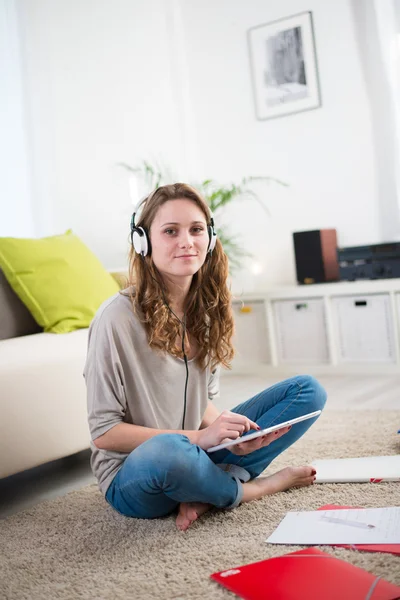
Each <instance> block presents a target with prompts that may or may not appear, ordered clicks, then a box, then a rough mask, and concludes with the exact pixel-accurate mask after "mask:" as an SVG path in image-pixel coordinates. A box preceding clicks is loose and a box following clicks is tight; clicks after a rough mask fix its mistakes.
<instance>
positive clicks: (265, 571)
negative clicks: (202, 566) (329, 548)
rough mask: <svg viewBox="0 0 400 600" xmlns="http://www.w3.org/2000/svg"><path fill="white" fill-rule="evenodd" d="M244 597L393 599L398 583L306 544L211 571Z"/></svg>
mask: <svg viewBox="0 0 400 600" xmlns="http://www.w3.org/2000/svg"><path fill="white" fill-rule="evenodd" d="M211 577H212V579H214V580H215V581H217V582H218V583H220V584H221V585H223V586H224V587H226V588H227V589H228V590H230V591H231V592H234V593H235V594H237V595H238V596H240V597H241V598H244V599H245V600H344V599H346V600H347V599H349V600H350V598H351V600H365V599H366V598H368V599H369V600H397V599H398V598H400V587H398V586H397V585H393V584H392V583H389V582H388V581H386V580H384V579H380V578H379V577H376V576H375V575H372V574H371V573H368V572H367V571H364V569H360V568H359V567H355V566H354V565H352V564H350V563H348V562H345V561H344V560H340V559H338V558H335V557H334V556H331V555H330V554H327V553H326V552H322V551H321V550H318V548H307V549H305V550H299V551H297V552H291V553H290V554H284V555H283V556H278V557H277V558H270V559H268V560H262V561H260V562H256V563H252V564H250V565H245V566H243V567H236V568H234V569H229V570H227V571H221V572H220V573H214V574H213V575H211Z"/></svg>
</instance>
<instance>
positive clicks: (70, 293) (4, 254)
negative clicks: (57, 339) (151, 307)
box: [0, 230, 119, 333]
mask: <svg viewBox="0 0 400 600" xmlns="http://www.w3.org/2000/svg"><path fill="white" fill-rule="evenodd" d="M0 267H1V269H2V270H3V272H4V275H5V276H6V278H7V280H8V282H9V284H10V285H11V287H12V288H13V290H14V291H15V293H16V294H17V295H18V296H19V297H20V298H21V300H22V302H23V303H24V304H25V305H26V306H27V308H28V309H29V311H30V312H31V313H32V316H33V317H34V319H35V320H36V321H37V323H38V324H39V325H40V326H41V327H43V329H44V330H45V331H47V332H52V333H68V332H69V331H74V330H75V329H81V328H83V327H89V325H90V322H91V320H92V319H93V317H94V315H95V313H96V311H97V309H98V308H99V306H100V305H101V303H102V302H104V300H106V299H107V298H109V297H110V296H112V295H113V294H115V293H116V292H118V290H119V286H118V284H117V282H116V281H115V279H114V278H113V277H112V276H111V275H110V273H108V271H106V270H105V268H104V267H103V265H102V264H101V262H100V261H99V260H98V259H97V258H96V256H95V255H94V254H93V252H91V251H90V250H89V248H88V247H87V246H85V244H84V243H83V242H81V240H80V239H79V238H78V237H77V236H76V235H74V234H73V233H72V231H71V230H68V231H67V232H66V233H65V234H64V235H54V236H51V237H45V238H41V239H23V238H0Z"/></svg>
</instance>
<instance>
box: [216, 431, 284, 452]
mask: <svg viewBox="0 0 400 600" xmlns="http://www.w3.org/2000/svg"><path fill="white" fill-rule="evenodd" d="M291 428H292V426H291V425H289V427H284V428H283V429H277V430H276V431H272V432H271V433H267V434H266V435H260V437H258V438H254V439H253V440H249V441H248V442H241V443H240V444H236V445H235V446H231V447H230V448H227V450H229V451H230V452H232V454H236V455H237V456H245V455H246V454H250V453H251V452H254V451H255V450H259V449H260V448H265V446H269V445H270V444H271V443H272V442H273V441H275V440H278V439H279V438H280V437H282V436H283V435H285V433H287V432H288V431H289V430H290V429H291Z"/></svg>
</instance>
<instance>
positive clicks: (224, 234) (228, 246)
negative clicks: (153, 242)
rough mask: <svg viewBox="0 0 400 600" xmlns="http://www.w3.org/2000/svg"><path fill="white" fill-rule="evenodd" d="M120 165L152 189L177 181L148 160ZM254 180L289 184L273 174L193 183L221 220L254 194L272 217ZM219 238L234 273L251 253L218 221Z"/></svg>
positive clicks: (167, 171)
mask: <svg viewBox="0 0 400 600" xmlns="http://www.w3.org/2000/svg"><path fill="white" fill-rule="evenodd" d="M118 164H119V166H120V167H123V168H124V169H126V170H127V171H129V172H130V173H133V174H135V175H136V176H139V177H141V178H142V180H143V182H144V184H145V186H146V188H147V189H148V190H149V191H150V190H154V189H156V188H157V187H159V186H160V185H165V184H167V183H171V182H172V181H176V179H175V178H174V177H172V175H171V173H170V172H169V170H168V169H165V168H160V167H159V166H158V165H152V164H150V163H149V162H148V161H146V160H143V161H142V162H141V163H140V164H139V166H137V167H132V166H131V165H128V164H127V163H118ZM254 182H263V183H270V182H274V183H277V184H279V185H283V186H287V184H286V183H284V182H283V181H280V180H279V179H276V178H274V177H243V178H242V180H241V181H240V182H239V183H237V184H236V183H230V184H227V185H221V184H219V183H217V182H216V181H214V180H213V179H206V180H205V181H202V182H200V183H192V185H193V187H194V188H196V189H197V190H199V192H200V193H201V194H202V196H203V197H204V198H205V200H206V201H207V203H208V205H209V207H210V210H211V211H212V213H213V214H214V216H215V219H216V221H217V222H218V221H219V220H218V215H219V214H221V213H222V212H223V211H224V210H225V209H226V207H227V206H228V205H229V204H231V203H232V202H233V201H236V200H240V199H243V198H245V197H251V198H252V199H254V200H255V201H256V202H258V203H259V204H260V206H262V208H263V209H264V210H265V212H266V213H267V215H268V216H270V211H269V210H268V207H267V206H266V204H265V203H264V202H263V201H262V200H261V199H260V198H259V197H258V196H257V194H256V193H255V192H254V191H253V190H252V189H251V184H252V183H254ZM218 237H219V239H220V240H221V242H222V245H223V246H224V250H225V252H226V254H227V256H228V259H229V265H230V270H231V272H233V271H234V270H235V269H237V268H239V267H240V266H241V265H242V264H243V260H244V259H245V258H246V257H248V256H251V255H250V253H249V252H246V251H245V250H244V249H243V247H242V245H241V243H240V240H239V239H238V237H237V236H234V235H232V234H231V233H230V232H229V230H228V228H227V227H224V226H222V225H221V224H220V223H219V224H218Z"/></svg>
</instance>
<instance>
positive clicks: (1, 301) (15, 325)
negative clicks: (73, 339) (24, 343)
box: [0, 269, 42, 340]
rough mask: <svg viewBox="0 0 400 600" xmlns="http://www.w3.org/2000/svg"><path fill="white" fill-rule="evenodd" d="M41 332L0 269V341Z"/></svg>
mask: <svg viewBox="0 0 400 600" xmlns="http://www.w3.org/2000/svg"><path fill="white" fill-rule="evenodd" d="M40 331H42V328H41V327H40V325H38V324H37V323H36V321H35V319H34V318H33V317H32V315H31V313H30V312H29V310H28V309H27V308H26V306H25V304H24V303H23V302H22V301H21V300H20V299H19V298H18V296H17V294H16V293H15V292H14V291H13V289H12V287H11V286H10V284H9V283H8V281H7V279H6V277H5V275H4V273H3V271H2V270H1V269H0V340H6V339H8V338H13V337H19V336H21V335H30V334H31V333H39V332H40Z"/></svg>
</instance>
